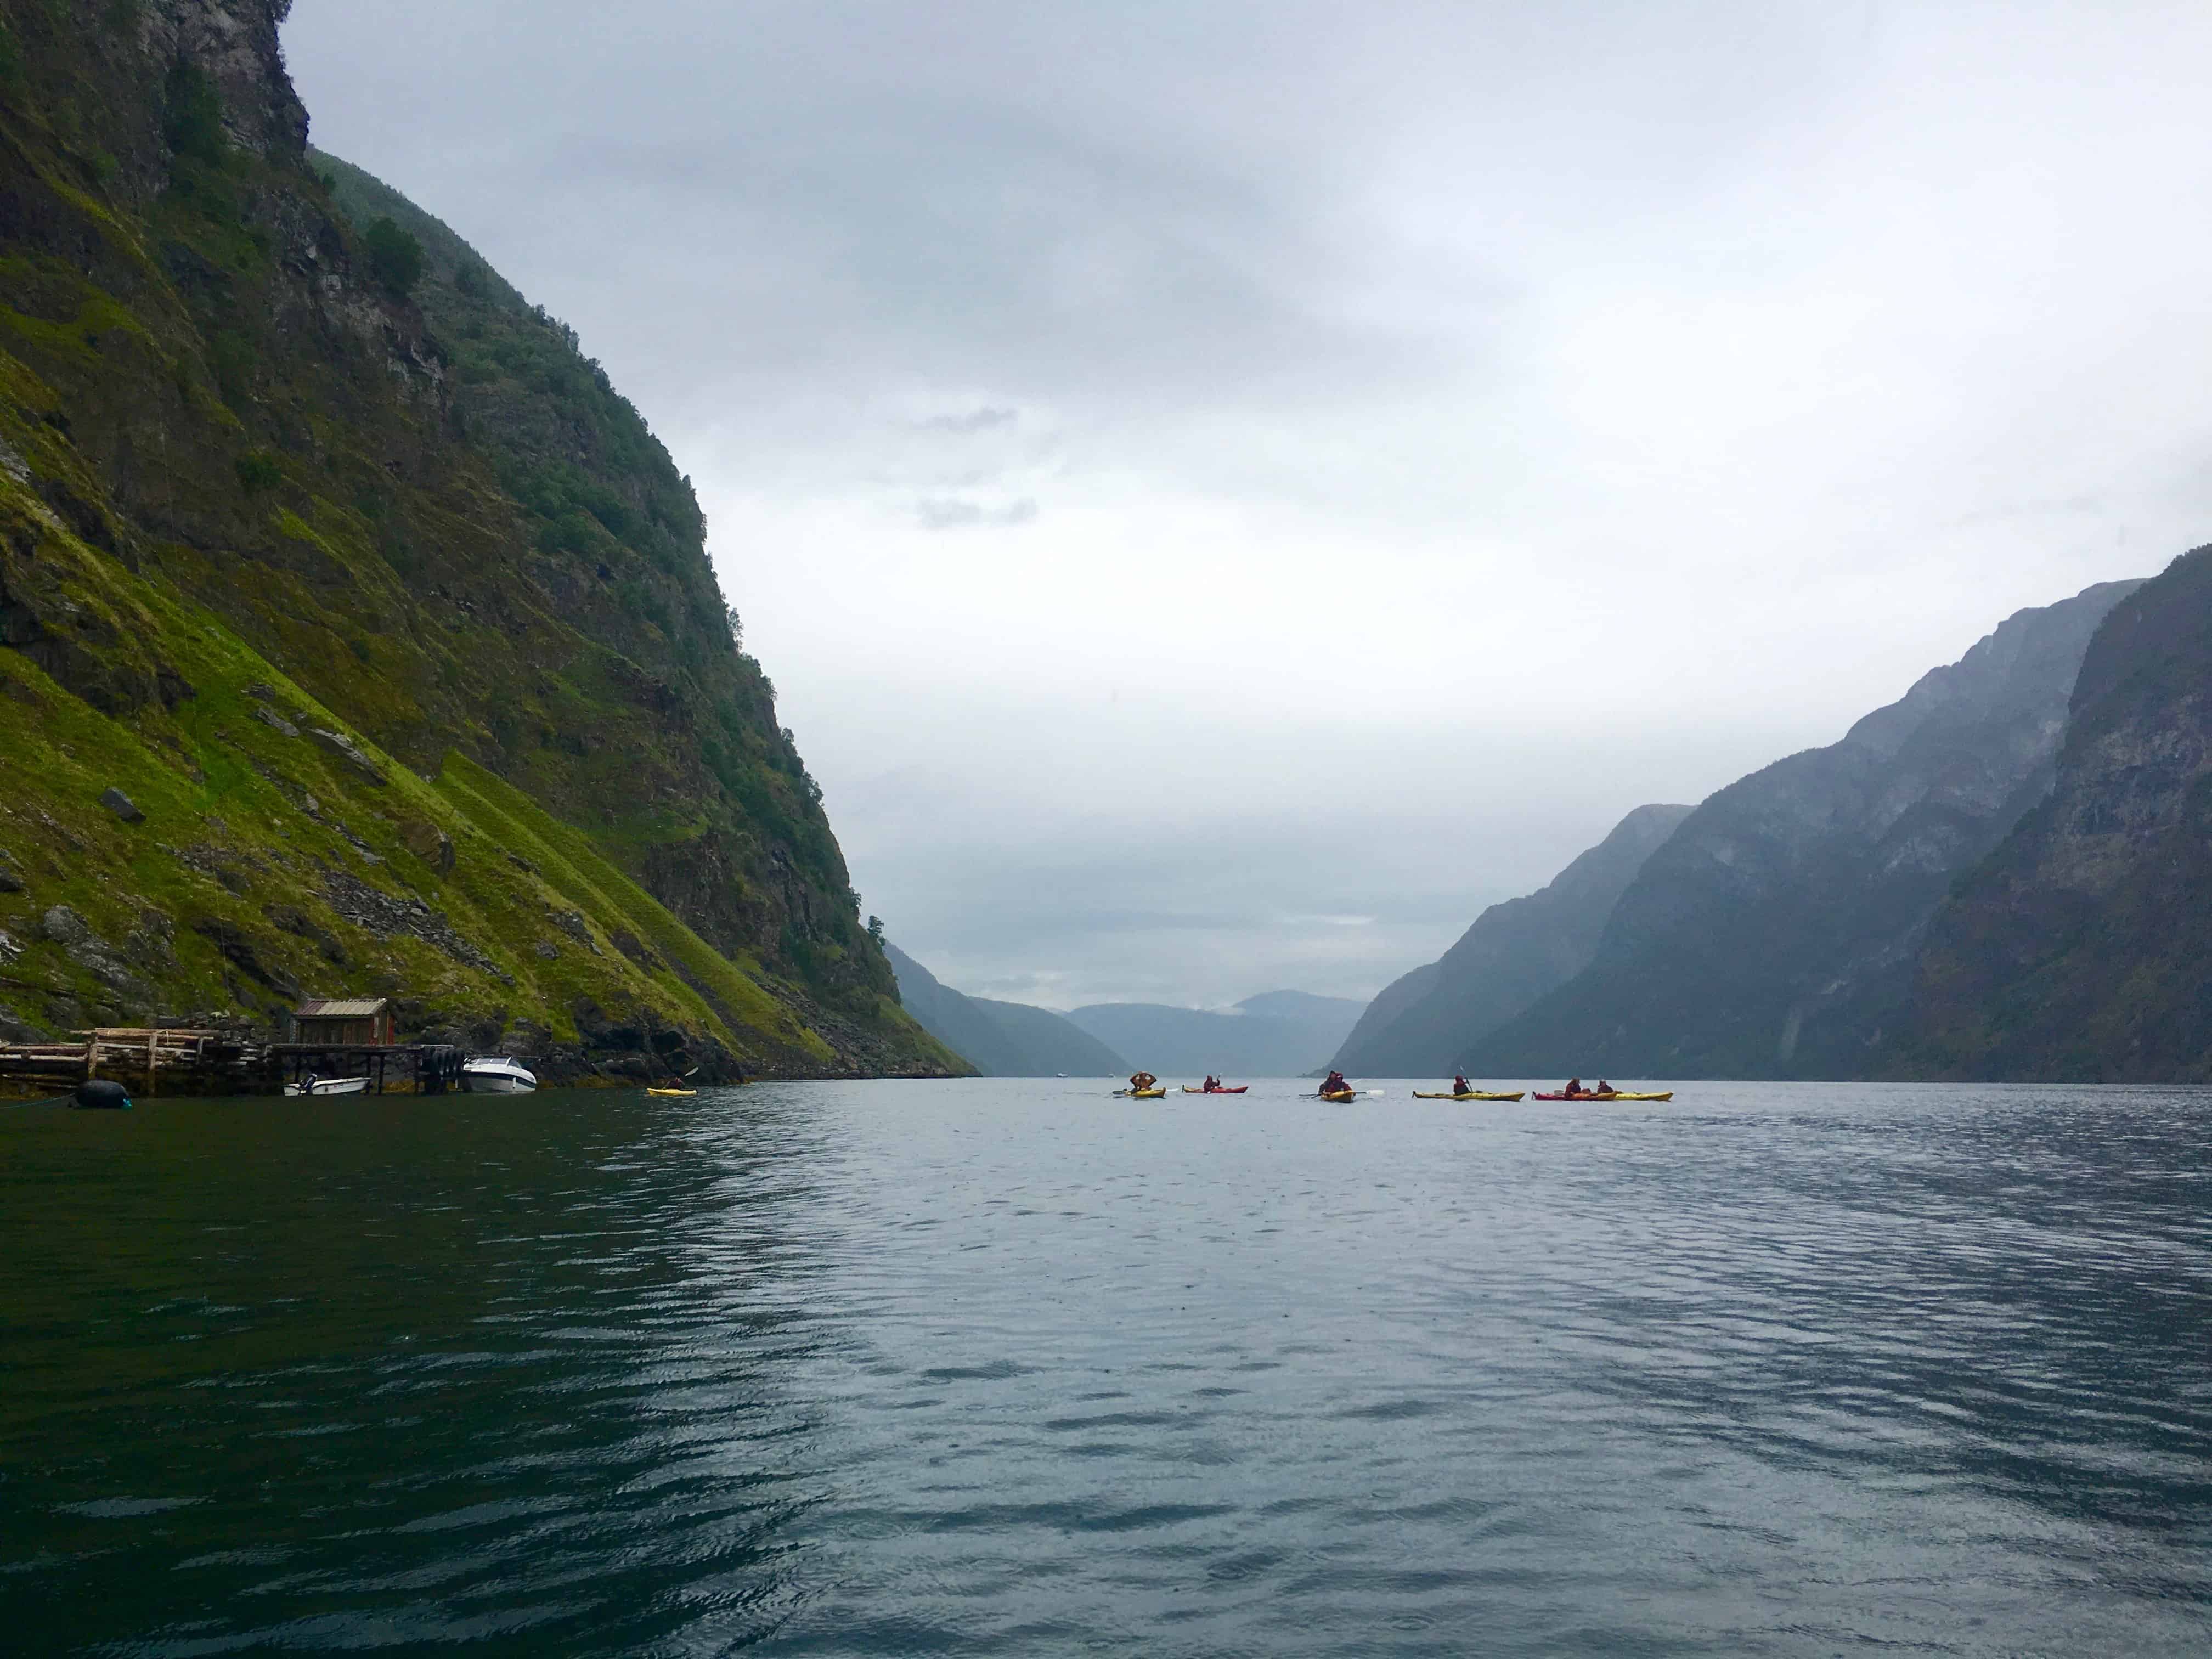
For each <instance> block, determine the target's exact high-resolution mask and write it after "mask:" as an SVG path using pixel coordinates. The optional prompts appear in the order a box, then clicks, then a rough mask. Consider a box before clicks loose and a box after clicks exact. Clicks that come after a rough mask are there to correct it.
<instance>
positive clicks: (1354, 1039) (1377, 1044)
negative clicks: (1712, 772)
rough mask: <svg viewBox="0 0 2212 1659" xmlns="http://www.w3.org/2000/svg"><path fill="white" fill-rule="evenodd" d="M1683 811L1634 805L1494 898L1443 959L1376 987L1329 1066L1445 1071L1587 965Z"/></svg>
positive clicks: (1401, 1072) (1406, 1072) (1352, 1070)
mask: <svg viewBox="0 0 2212 1659" xmlns="http://www.w3.org/2000/svg"><path fill="white" fill-rule="evenodd" d="M1691 810H1692V809H1691V808H1689V807H1687V806H1665V805H1654V806H1639V807H1638V808H1637V809H1636V810H1635V811H1632V812H1631V813H1630V814H1629V815H1628V816H1627V817H1625V818H1623V819H1622V820H1621V821H1620V823H1618V824H1616V825H1615V826H1614V827H1613V833H1612V834H1610V835H1608V836H1607V837H1606V838H1605V839H1604V840H1603V841H1601V842H1599V843H1598V844H1597V845H1596V846H1595V847H1593V848H1590V849H1589V851H1588V852H1586V853H1584V854H1582V856H1581V857H1579V858H1577V859H1576V860H1575V861H1574V862H1573V863H1571V864H1570V865H1569V866H1567V867H1566V868H1565V869H1564V870H1562V871H1561V872H1559V875H1558V876H1557V877H1555V878H1553V881H1552V883H1551V884H1550V885H1549V886H1547V887H1546V888H1544V889H1542V890H1541V891H1538V892H1534V893H1530V894H1528V895H1527V896H1525V897H1522V898H1516V899H1508V900H1506V901H1505V902H1504V903H1502V904H1493V905H1492V906H1491V907H1490V908H1488V909H1487V910H1485V911H1484V912H1483V913H1482V914H1481V915H1480V916H1478V917H1476V918H1475V921H1474V926H1473V927H1469V928H1468V930H1467V932H1466V933H1463V934H1462V935H1461V937H1460V940H1459V942H1458V943H1457V944H1456V945H1453V946H1452V948H1451V949H1450V950H1449V951H1445V952H1444V954H1443V957H1440V958H1439V959H1438V960H1437V961H1435V962H1432V963H1428V964H1427V965H1426V966H1425V967H1420V968H1416V969H1413V972H1412V973H1410V974H1407V975H1404V976H1403V977H1402V978H1400V979H1398V980H1395V981H1393V982H1391V983H1390V984H1389V985H1387V986H1385V987H1383V990H1382V992H1381V994H1379V995H1377V996H1376V999H1375V1000H1374V1001H1373V1002H1372V1003H1371V1004H1370V1005H1369V1006H1368V1009H1367V1012H1366V1013H1365V1014H1364V1015H1363V1016H1362V1017H1361V1018H1360V1021H1359V1024H1358V1025H1357V1026H1355V1027H1354V1028H1353V1030H1352V1035H1351V1036H1349V1037H1347V1038H1346V1040H1345V1044H1344V1047H1343V1048H1340V1049H1339V1050H1338V1051H1337V1054H1336V1060H1335V1063H1336V1065H1337V1066H1339V1067H1340V1069H1342V1070H1343V1071H1344V1072H1345V1073H1346V1074H1348V1075H1351V1076H1355V1077H1358V1076H1366V1077H1441V1076H1444V1075H1446V1074H1448V1073H1450V1072H1451V1070H1452V1069H1453V1068H1454V1067H1455V1066H1457V1065H1458V1064H1459V1060H1460V1056H1462V1054H1466V1053H1467V1052H1468V1049H1469V1048H1472V1047H1473V1046H1474V1044H1475V1043H1476V1042H1480V1040H1481V1039H1482V1038H1484V1037H1486V1036H1489V1035H1490V1033H1491V1032H1492V1031H1494V1030H1497V1029H1498V1027H1499V1026H1500V1025H1503V1024H1504V1023H1505V1022H1506V1021H1507V1020H1509V1019H1510V1018H1513V1017H1514V1016H1515V1015H1516V1014H1517V1013H1519V1012H1522V1010H1523V1009H1524V1008H1527V1007H1528V1006H1529V1005H1530V1004H1532V1003H1534V1001H1535V1000H1536V999H1537V998H1539V997H1541V996H1542V995H1543V994H1545V993H1546V992H1547V991H1550V990H1552V989H1553V988H1554V987H1558V986H1560V985H1564V984H1565V983H1566V982H1567V981H1569V980H1570V979H1572V978H1573V977H1574V976H1575V975H1577V974H1578V973H1580V972H1581V971H1582V970H1583V969H1585V968H1587V967H1589V963H1590V959H1591V957H1593V956H1594V955H1595V953H1596V951H1597V944H1598V938H1599V936H1600V935H1601V933H1603V932H1604V931H1605V924H1606V921H1607V918H1608V917H1610V916H1611V915H1613V906H1614V905H1615V904H1616V903H1618V902H1620V896H1621V894H1622V893H1623V892H1624V891H1626V889H1627V887H1628V884H1629V883H1630V882H1631V881H1633V880H1634V879H1635V878H1636V874H1637V872H1638V871H1640V870H1641V869H1643V867H1644V861H1645V860H1647V859H1649V858H1650V856H1651V854H1653V853H1654V852H1655V851H1656V850H1657V848H1659V847H1660V846H1661V845H1662V843H1664V842H1665V841H1666V840H1667V838H1668V836H1671V835H1673V834H1674V831H1675V829H1676V828H1677V827H1678V826H1679V825H1680V823H1681V822H1682V820H1683V819H1685V818H1686V817H1689V816H1690V812H1691Z"/></svg>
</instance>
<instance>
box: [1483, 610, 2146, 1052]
mask: <svg viewBox="0 0 2212 1659" xmlns="http://www.w3.org/2000/svg"><path fill="white" fill-rule="evenodd" d="M2139 586H2142V584H2141V583H2140V582H2134V581H2121V582H2105V583H2100V584H2099V585H2097V586H2093V587H2090V588H2087V589H2085V590H2084V591H2083V592H2081V593H2080V594H2078V595H2076V596H2075V598H2073V599H2067V600H2063V601H2062V602H2060V603H2059V604H2057V605H2046V606H2042V607H2039V608H2035V609H2031V610H2026V611H2020V612H2018V613H2017V614H2015V616H2013V617H2009V618H2008V619H2007V620H2006V621H2005V622H2004V623H2002V624H2001V625H2000V626H1999V627H1998V628H1997V629H1996V630H1995V631H1994V632H1993V633H1991V634H1990V635H1988V636H1987V637H1986V638H1984V639H1983V640H1982V641H1980V642H1979V643H1978V644H1977V645H1976V646H1975V647H1973V648H1972V650H1970V651H1969V652H1967V653H1966V655H1965V656H1964V657H1962V658H1960V659H1959V661H1958V662H1956V663H1954V664H1952V665H1948V666H1947V667H1943V668H1938V669H1935V670H1932V671H1930V672H1929V673H1928V674H1926V675H1924V676H1923V678H1921V679H1920V680H1919V682H1918V683H1917V684H1915V685H1914V686H1913V687H1912V689H1911V690H1910V691H1908V692H1907V693H1906V694H1905V696H1904V697H1902V698H1900V699H1899V701H1898V702H1894V703H1892V704H1890V705H1888V706H1887V707H1886V708H1880V709H1877V710H1875V712H1874V713H1873V714H1869V715H1867V716H1866V717H1865V718H1864V719H1863V720H1860V721H1858V722H1857V724H1856V725H1855V726H1852V727H1851V729H1850V732H1848V733H1847V734H1846V735H1845V736H1844V738H1843V739H1842V740H1841V741H1839V742H1838V743H1835V744H1830V745H1829V746H1828V747H1826V748H1824V749H1813V750H1805V751H1804V752H1803V753H1802V754H1797V755H1793V756H1790V757H1788V758H1787V759H1785V760H1781V761H1778V762H1776V763H1774V764H1773V765H1771V766H1769V767H1766V768H1765V769H1762V770H1760V771H1758V772H1755V773H1753V774H1752V775H1749V776H1748V777H1746V778H1743V779H1741V780H1740V781H1737V782H1735V783H1734V784H1731V785H1729V787H1727V788H1725V789H1723V790H1721V791H1720V792H1719V793H1717V794H1715V795H1713V796H1712V797H1711V799H1708V800H1706V801H1705V804H1704V805H1701V806H1699V808H1698V809H1697V811H1695V812H1694V813H1692V815H1691V816H1690V817H1688V818H1687V819H1686V820H1685V821H1684V822H1683V823H1682V824H1681V826H1680V828H1679V829H1677V830H1676V831H1675V833H1674V836H1672V837H1671V838H1670V839H1668V841H1667V842H1666V843H1665V844H1664V845H1663V846H1662V847H1661V848H1659V849H1658V850H1657V851H1656V852H1654V853H1653V854H1652V855H1651V856H1650V859H1649V860H1647V861H1646V862H1645V863H1644V866H1643V867H1642V869H1641V870H1640V871H1638V872H1637V875H1636V877H1635V878H1634V880H1633V881H1632V882H1631V883H1630V884H1629V885H1628V887H1627V888H1626V890H1625V891H1624V892H1623V893H1622V895H1621V897H1620V902H1619V903H1618V904H1617V905H1616V906H1615V907H1614V908H1613V914H1612V915H1611V916H1610V917H1609V918H1608V919H1607V922H1606V925H1605V929H1604V933H1603V935H1602V937H1601V940H1600V942H1599V945H1598V948H1597V951H1596V954H1595V958H1594V960H1593V962H1592V963H1591V965H1590V966H1589V967H1588V968H1586V969H1583V971H1582V972H1581V973H1580V974H1578V975H1576V976H1575V977H1574V978H1573V979H1572V980H1571V981H1568V982H1567V983H1566V984H1565V985H1563V986H1561V987H1559V989H1557V990H1555V991H1553V992H1552V993H1551V994H1548V995H1547V996H1546V997H1545V998H1544V999H1543V1000H1541V1001H1539V1002H1537V1003H1536V1004H1535V1005H1534V1006H1532V1007H1531V1008H1529V1009H1528V1010H1527V1011H1526V1012H1523V1013H1522V1014H1521V1015H1519V1016H1518V1017H1516V1018H1514V1019H1513V1020H1511V1021H1510V1022H1509V1023H1508V1024H1505V1025H1504V1026H1503V1027H1502V1028H1501V1029H1499V1030H1497V1031H1494V1032H1492V1034H1490V1035H1489V1036H1486V1037H1485V1038H1484V1039H1482V1040H1481V1041H1480V1042H1477V1043H1475V1044H1474V1046H1473V1047H1472V1048H1470V1049H1469V1050H1468V1053H1467V1055H1466V1058H1467V1061H1468V1065H1469V1066H1470V1067H1472V1068H1473V1069H1474V1070H1475V1071H1476V1072H1478V1073H1485V1074H1488V1075H1492V1076H1522V1075H1528V1076H1534V1075H1543V1074H1548V1073H1553V1072H1566V1071H1580V1072H1583V1073H1590V1072H1603V1073H1612V1074H1614V1075H1628V1076H1642V1077H1652V1076H1682V1077H1744V1078H1770V1077H1771V1078H1789V1077H1852V1076H1860V1075H1864V1074H1866V1073H1868V1072H1869V1070H1870V1069H1874V1068H1875V1067H1877V1066H1880V1065H1881V1054H1882V1045H1883V1044H1884V1043H1885V1042H1887V1041H1890V1040H1893V1038H1894V1036H1895V1034H1896V1032H1897V1030H1898V1029H1899V1024H1900V1023H1901V1022H1902V1021H1903V1020H1904V1018H1905V1014H1906V996H1907V991H1908V987H1909V985H1910V982H1911V975H1912V964H1913V961H1914V957H1915V955H1916V953H1917V950H1918V948H1919V945H1920V941H1921V938H1922V933H1923V928H1924V927H1926V925H1927V924H1928V921H1929V918H1930V917H1931V916H1932V915H1934V914H1935V913H1936V908H1937V907H1938V906H1939V905H1940V904H1941V903H1942V901H1943V899H1944V896H1945V895H1946V893H1947V892H1948V890H1949V888H1950V886H1951V884H1952V883H1953V882H1954V881H1955V880H1956V879H1957V878H1959V877H1960V875H1961V874H1963V873H1965V872H1967V871H1970V870H1972V868H1973V866H1975V865H1976V864H1977V863H1978V862H1979V861H1980V860H1982V859H1983V858H1984V856H1985V855H1986V854H1988V853H1989V852H1990V850H1991V849H1992V848H1994V847H1996V844H1997V843H1998V842H2001V841H2002V839H2003V838H2004V837H2005V836H2006V835H2007V834H2008V832H2009V831H2010V830H2011V829H2012V828H2013V826H2014V825H2015V823H2018V822H2019V821H2020V819H2021V815H2022V814H2023V813H2025V812H2027V811H2028V809H2029V808H2031V807H2032V806H2033V805H2035V804H2036V803H2037V802H2038V801H2039V800H2040V799H2042V798H2043V797H2044V796H2045V794H2046V793H2049V791H2050V789H2051V782H2052V779H2053V776H2054V775H2055V768H2054V763H2055V760H2056V757H2057V753H2058V750H2059V745H2060V742H2061V738H2062V736H2063V733H2064V732H2065V728H2066V721H2067V710H2068V707H2069V698H2070V697H2071V696H2072V694H2073V690H2074V686H2075V679H2076V678H2077V676H2078V675H2079V673H2080V672H2081V664H2082V659H2083V655H2084V653H2085V652H2086V651H2087V648H2088V646H2089V641H2090V639H2091V636H2092V635H2093V634H2094V633H2095V632H2096V630H2097V629H2098V627H2099V625H2100V623H2102V622H2103V621H2104V620H2105V618H2106V615H2107V614H2108V613H2109V612H2111V611H2112V608H2113V607H2114V606H2115V605H2118V604H2119V603H2120V602H2121V601H2122V600H2124V599H2126V598H2127V596H2128V595H2130V593H2132V592H2135V591H2136V589H2137V588H2138V587H2139Z"/></svg>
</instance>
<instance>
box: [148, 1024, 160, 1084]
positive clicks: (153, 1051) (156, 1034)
mask: <svg viewBox="0 0 2212 1659" xmlns="http://www.w3.org/2000/svg"><path fill="white" fill-rule="evenodd" d="M160 1070H161V1027H160V1026H158V1025H156V1026H155V1028H154V1029H153V1030H150V1031H149V1032H147V1033H146V1097H147V1098H148V1099H149V1100H151V1099H152V1098H153V1097H155V1095H157V1094H159V1093H160V1092H161V1090H160V1088H159V1087H158V1082H157V1079H156V1077H155V1073H157V1072H159V1071H160Z"/></svg>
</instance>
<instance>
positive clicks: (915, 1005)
mask: <svg viewBox="0 0 2212 1659" xmlns="http://www.w3.org/2000/svg"><path fill="white" fill-rule="evenodd" d="M884 955H885V956H887V957H890V964H891V971H892V972H893V973H895V974H896V975H898V987H899V1000H900V1001H901V1002H902V1004H904V1005H905V1007H906V1011H907V1012H908V1013H909V1014H912V1015H913V1016H914V1017H915V1019H916V1020H918V1021H920V1022H921V1027H922V1029H923V1030H926V1031H927V1032H928V1033H929V1034H930V1036H933V1037H935V1038H936V1039H937V1040H938V1041H939V1042H942V1043H944V1044H945V1046H946V1047H947V1048H951V1050H953V1052H954V1053H956V1054H959V1055H960V1056H961V1057H962V1058H963V1059H964V1060H968V1061H969V1063H970V1064H971V1065H973V1066H975V1069H976V1070H977V1071H979V1072H981V1073H982V1074H983V1075H984V1076H985V1077H1058V1076H1060V1075H1061V1074H1062V1073H1065V1074H1066V1075H1067V1076H1069V1077H1121V1076H1126V1075H1127V1073H1128V1071H1129V1067H1128V1066H1127V1065H1126V1064H1125V1063H1124V1062H1123V1060H1122V1059H1121V1055H1119V1054H1115V1052H1114V1051H1113V1050H1112V1049H1111V1048H1108V1047H1107V1046H1106V1045H1105V1044H1104V1043H1103V1042H1099V1041H1098V1040H1097V1038H1096V1037H1094V1036H1091V1035H1090V1034H1089V1033H1088V1032H1086V1031H1085V1030H1081V1029H1080V1028H1079V1027H1078V1026H1076V1025H1074V1024H1070V1023H1069V1022H1068V1021H1067V1020H1066V1019H1065V1018H1062V1017H1061V1016H1060V1015H1058V1014H1055V1013H1054V1012H1051V1011H1050V1010H1049V1009H1046V1008H1032V1007H1030V1006H1028V1005H1027V1004H1026V1003H1020V1002H996V1001H994V1000H991V999H989V998H987V997H971V996H964V995H963V994H961V993H960V992H958V991H956V990H954V989H952V987H950V986H948V985H943V984H940V983H939V981H938V980H937V977H936V975H933V974H932V973H931V972H930V971H929V969H927V968H925V967H923V966H922V965H921V963H918V962H916V961H915V959H914V958H913V957H910V956H908V955H907V953H906V952H905V951H902V950H900V949H899V948H898V947H897V946H896V945H885V946H884Z"/></svg>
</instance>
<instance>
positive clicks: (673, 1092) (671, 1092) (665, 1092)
mask: <svg viewBox="0 0 2212 1659" xmlns="http://www.w3.org/2000/svg"><path fill="white" fill-rule="evenodd" d="M698 1092H699V1091H697V1090H696V1089H647V1091H646V1093H647V1094H649V1095H664V1096H667V1095H696V1094H697V1093H698Z"/></svg>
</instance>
